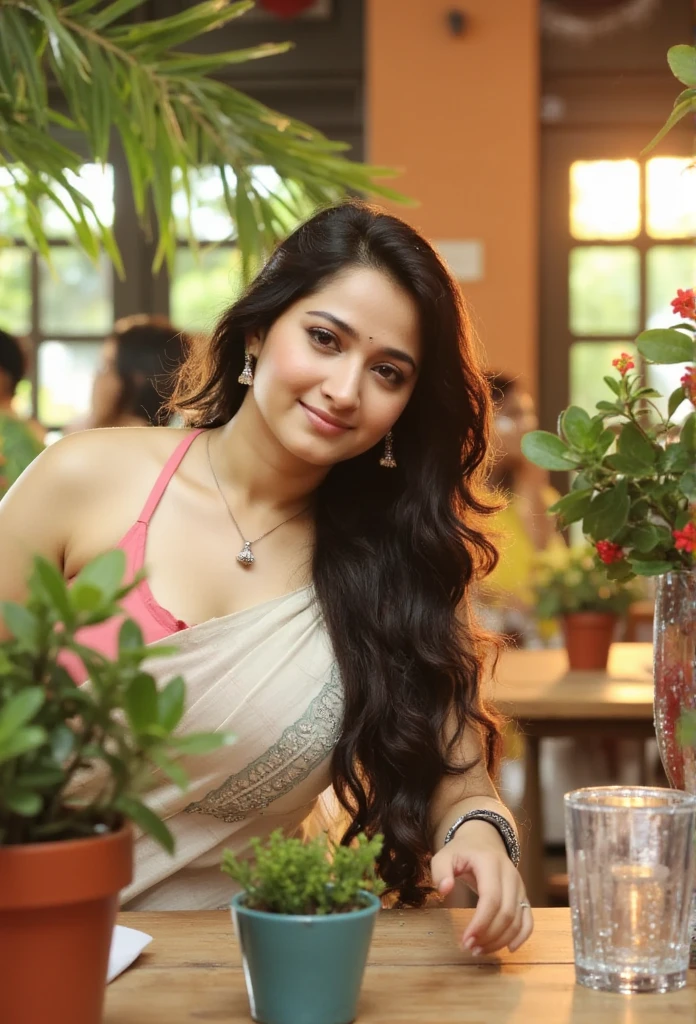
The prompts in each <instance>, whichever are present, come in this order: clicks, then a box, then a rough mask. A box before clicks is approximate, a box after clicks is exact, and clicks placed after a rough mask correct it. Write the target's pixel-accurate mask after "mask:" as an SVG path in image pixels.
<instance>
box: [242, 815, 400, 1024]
mask: <svg viewBox="0 0 696 1024" xmlns="http://www.w3.org/2000/svg"><path fill="white" fill-rule="evenodd" d="M252 847H253V850H254V858H253V860H251V861H248V860H240V859H238V858H237V857H235V856H234V855H233V854H232V853H231V852H230V851H229V850H226V851H225V854H224V858H223V862H222V870H223V871H224V872H225V873H226V874H228V875H229V876H230V877H231V878H233V879H234V880H235V882H237V883H238V884H239V885H240V886H241V888H242V892H240V893H239V894H238V895H237V896H235V897H234V898H233V900H232V917H233V920H234V925H235V931H236V933H237V936H238V938H239V944H240V946H241V950H242V958H243V962H244V974H245V977H246V982H247V991H248V994H249V1003H250V1006H251V1015H252V1017H253V1018H254V1020H256V1021H260V1022H262V1024H300V1022H301V1024H349V1022H350V1021H353V1020H354V1019H355V1015H356V1012H357V1003H358V997H359V995H360V986H361V983H362V976H363V972H364V970H365V963H366V961H367V954H368V950H369V948H370V942H371V940H372V932H373V929H374V924H375V918H376V915H377V912H378V911H379V909H380V900H379V896H380V894H381V893H382V892H383V890H384V885H383V883H382V882H381V880H380V879H379V878H378V877H377V874H376V862H377V858H378V857H379V854H380V852H381V849H382V837H381V836H375V837H374V838H373V839H371V840H368V839H366V838H365V836H359V837H358V839H357V840H356V842H355V843H354V844H353V845H352V846H336V845H334V844H332V843H330V842H329V841H328V840H327V839H326V837H325V836H323V835H321V836H318V837H317V838H316V839H313V840H311V841H310V842H308V843H303V842H302V841H301V840H300V839H293V838H287V839H286V838H284V837H283V834H282V832H281V831H280V830H278V831H276V832H273V833H272V834H271V836H270V837H269V839H268V840H267V841H266V843H265V844H262V843H261V841H260V840H258V839H255V840H252Z"/></svg>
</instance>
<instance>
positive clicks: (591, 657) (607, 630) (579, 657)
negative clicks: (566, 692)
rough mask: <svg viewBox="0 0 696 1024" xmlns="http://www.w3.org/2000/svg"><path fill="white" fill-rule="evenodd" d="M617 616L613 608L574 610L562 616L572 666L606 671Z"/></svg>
mask: <svg viewBox="0 0 696 1024" xmlns="http://www.w3.org/2000/svg"><path fill="white" fill-rule="evenodd" d="M618 618H619V617H618V615H614V614H613V613H612V612H574V613H573V614H572V615H564V616H563V632H564V634H565V645H566V650H567V652H568V664H569V666H570V668H571V670H573V671H578V670H584V671H590V672H592V671H595V672H603V671H604V670H605V669H606V667H607V661H608V659H609V648H610V647H611V642H612V640H613V638H614V630H615V628H616V623H617V621H618Z"/></svg>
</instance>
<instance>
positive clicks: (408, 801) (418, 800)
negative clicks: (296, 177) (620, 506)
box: [174, 202, 499, 906]
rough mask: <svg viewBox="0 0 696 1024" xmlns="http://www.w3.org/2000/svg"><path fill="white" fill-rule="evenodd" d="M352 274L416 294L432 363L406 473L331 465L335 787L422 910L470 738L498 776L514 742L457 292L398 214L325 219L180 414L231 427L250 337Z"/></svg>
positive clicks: (477, 413) (216, 356)
mask: <svg viewBox="0 0 696 1024" xmlns="http://www.w3.org/2000/svg"><path fill="white" fill-rule="evenodd" d="M351 267H372V268H376V269H377V270H379V271H382V272H384V273H386V274H388V275H389V276H390V278H391V279H393V280H394V281H395V282H397V283H398V284H399V285H401V287H402V288H403V289H404V290H405V291H406V292H407V293H408V294H409V295H410V296H411V297H412V298H413V300H414V301H415V303H416V305H417V307H418V310H419V316H420V331H421V338H422V351H423V358H422V365H421V369H420V373H419V378H418V381H417V384H416V387H415V390H414V393H413V395H412V397H411V399H410V401H409V403H408V405H407V407H406V409H405V410H404V412H403V413H402V415H401V417H400V418H399V420H398V422H397V423H396V425H395V426H394V431H393V432H394V450H395V455H396V460H397V463H398V466H397V468H396V469H393V470H385V469H383V468H381V467H380V465H379V457H380V454H381V446H380V445H378V446H376V447H375V448H373V449H371V450H370V451H367V452H365V453H363V454H362V455H359V456H357V457H356V458H353V459H350V460H348V461H345V462H340V463H338V464H337V465H335V466H334V467H332V469H331V470H330V472H329V473H328V475H327V477H326V478H325V480H324V481H323V483H322V484H321V485H320V487H319V489H318V491H317V493H316V495H315V498H316V547H315V551H314V556H313V580H314V586H315V589H316V593H317V597H318V600H319V603H320V607H321V610H322V613H323V616H324V619H325V622H326V625H327V627H328V630H329V634H330V637H331V641H332V643H333V649H334V651H335V656H336V659H337V662H338V666H339V669H340V672H341V678H342V682H343V688H344V692H345V713H344V719H343V727H342V732H341V735H340V739H339V740H338V744H337V746H336V748H335V750H334V753H333V760H332V775H333V782H334V787H335V790H336V793H337V795H338V798H339V800H340V802H341V803H342V805H343V807H344V808H345V809H346V810H347V811H348V812H349V815H350V826H349V827H348V829H347V831H346V833H345V835H344V837H343V839H344V841H345V842H349V841H350V840H351V839H352V838H353V837H355V836H356V835H357V834H358V833H359V832H365V833H366V834H367V835H373V834H374V833H376V832H382V833H383V834H384V848H383V852H382V856H381V863H380V873H381V875H382V878H383V879H384V881H385V882H386V883H387V885H388V887H389V890H390V891H391V892H392V893H393V894H395V896H396V898H397V899H398V900H399V901H400V902H401V903H402V904H408V905H413V906H418V905H420V904H422V902H423V901H424V899H425V897H426V895H427V893H428V891H429V889H428V885H427V879H428V872H427V869H428V865H429V859H430V854H431V844H432V824H433V823H432V822H431V821H430V819H429V811H428V808H429V804H430V802H431V799H432V797H433V793H434V790H435V788H436V786H437V784H438V782H439V781H440V780H441V779H442V778H443V776H446V775H450V776H453V775H463V774H465V773H466V772H467V771H468V770H470V768H471V765H470V764H466V763H464V762H463V759H462V756H461V754H460V753H458V751H459V750H461V746H460V742H461V739H462V736H463V732H464V728H465V726H466V725H467V724H468V725H470V726H473V728H474V729H475V730H477V731H478V732H479V733H480V734H481V737H482V741H483V750H484V755H483V756H484V758H485V761H486V764H487V767H488V768H489V770H492V768H493V767H494V765H495V762H496V759H497V755H498V745H499V732H498V729H497V725H496V722H495V719H494V718H493V716H492V714H491V713H490V712H489V711H488V710H487V709H486V707H485V706H484V704H483V702H482V700H481V698H480V695H479V682H480V676H481V649H480V644H479V638H478V637H477V634H476V631H475V628H474V626H473V625H472V624H471V621H470V619H469V616H468V615H467V613H466V608H467V604H466V595H467V589H468V586H469V584H470V583H471V581H472V579H473V578H474V577H475V576H477V575H484V574H485V573H487V572H489V571H490V570H491V569H492V568H493V566H494V565H495V562H496V558H497V555H496V552H495V548H494V547H493V545H492V544H491V542H490V541H489V540H488V539H487V537H486V535H485V533H484V532H483V530H482V528H481V523H482V520H481V517H482V516H485V515H486V514H488V513H490V512H491V511H493V509H494V506H491V504H490V503H489V502H487V501H486V500H485V498H484V497H482V496H481V495H480V494H479V493H478V485H479V481H480V476H481V473H482V470H483V469H484V467H485V463H486V461H487V453H488V430H489V417H490V389H489V385H488V383H487V381H486V379H485V377H484V376H483V374H482V372H481V370H480V368H479V365H478V360H477V357H476V354H475V352H474V347H473V345H472V341H471V338H470V331H469V326H468V320H467V316H466V313H465V309H464V307H463V303H462V298H461V295H460V292H459V288H458V286H457V285H456V283H455V282H454V281H453V280H452V278H451V277H450V275H449V273H448V272H447V270H446V268H445V266H444V265H443V263H442V262H441V260H440V259H439V258H438V256H437V254H436V253H435V251H434V250H433V249H432V248H431V246H430V245H429V244H428V243H427V242H426V241H425V240H424V239H423V238H422V237H421V236H420V235H419V234H418V233H417V232H416V231H415V230H414V229H413V228H411V227H410V226H409V225H407V224H405V223H404V222H403V221H401V220H399V219H398V218H396V217H392V216H389V215H388V214H386V213H384V212H382V211H380V210H378V209H374V208H372V207H370V206H367V205H365V204H363V203H358V202H347V203H343V204H340V205H338V206H333V207H330V208H328V209H325V210H322V211H321V212H319V213H318V214H316V215H315V216H314V217H312V219H311V220H309V221H307V223H305V224H303V225H302V226H301V227H299V228H298V229H297V230H296V231H295V232H294V233H293V234H292V235H290V237H289V238H288V239H287V240H286V241H285V242H283V243H282V244H281V245H279V247H278V248H277V249H276V251H275V252H274V254H273V255H272V257H271V258H270V260H269V261H268V263H267V264H266V266H265V267H264V268H263V269H262V270H261V272H260V273H259V274H258V276H257V277H256V279H255V280H254V281H253V282H252V284H251V285H250V287H249V288H248V289H247V291H246V292H245V294H244V295H243V296H242V298H240V299H239V301H237V302H235V303H234V305H233V306H232V307H231V308H230V309H229V310H228V311H227V312H226V313H225V314H224V315H223V317H222V319H221V320H220V322H219V323H218V325H217V328H216V330H215V332H214V336H213V338H212V341H211V344H210V345H209V347H207V348H206V350H205V352H203V353H198V354H195V353H194V354H193V356H192V357H191V358H190V359H189V362H188V363H187V365H186V366H185V369H184V372H183V374H182V375H181V377H180V381H179V385H178V389H177V391H176V393H175V396H174V406H175V407H176V408H177V409H178V410H180V411H181V412H182V413H183V414H184V416H185V417H186V418H187V419H188V421H189V422H191V423H192V424H193V425H196V426H208V427H211V426H219V425H222V424H224V423H226V422H227V421H228V420H229V419H230V418H231V417H232V416H234V414H235V413H236V412H237V410H238V409H239V407H240V405H241V403H242V400H243V398H244V395H245V388H244V386H243V385H240V384H238V383H237V377H238V376H239V374H240V372H241V369H242V366H243V363H244V344H245V337H246V336H247V335H248V334H249V333H250V332H254V331H255V330H259V329H260V330H261V331H262V332H263V331H265V330H267V329H268V328H270V327H271V325H272V324H273V323H274V321H275V320H277V318H278V317H279V316H281V314H283V313H284V312H285V310H286V309H287V308H288V307H289V306H291V305H292V304H293V303H295V302H297V301H298V300H299V299H301V298H303V297H305V296H307V295H309V294H311V293H312V292H314V291H316V290H317V289H319V288H320V287H321V286H322V285H323V284H324V283H326V282H327V280H329V279H330V278H332V277H333V276H334V275H336V274H338V273H339V272H341V271H344V270H346V269H348V268H351ZM453 726H454V728H453Z"/></svg>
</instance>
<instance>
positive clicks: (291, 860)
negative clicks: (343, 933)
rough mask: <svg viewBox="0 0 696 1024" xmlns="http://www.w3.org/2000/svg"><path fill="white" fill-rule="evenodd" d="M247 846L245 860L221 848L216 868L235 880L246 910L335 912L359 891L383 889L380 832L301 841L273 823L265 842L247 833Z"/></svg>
mask: <svg viewBox="0 0 696 1024" xmlns="http://www.w3.org/2000/svg"><path fill="white" fill-rule="evenodd" d="M251 846H252V849H253V851H254V859H253V860H251V861H248V860H244V859H240V858H238V857H235V856H234V854H233V853H232V852H231V851H230V850H225V852H224V854H223V859H222V870H223V872H224V873H225V874H227V875H229V876H230V877H231V878H233V879H234V880H235V882H238V883H239V884H240V885H241V887H242V888H243V889H244V891H245V893H246V898H245V905H246V906H247V907H249V908H250V909H252V910H264V911H267V912H270V913H273V914H341V913H345V912H346V911H351V910H361V909H362V907H363V906H364V904H363V902H362V901H361V895H360V894H361V892H365V891H366V892H371V893H374V894H375V895H376V896H379V895H380V894H381V893H382V892H383V891H384V883H383V882H382V881H381V879H379V878H378V877H377V873H376V872H377V867H376V861H377V858H378V857H379V855H380V853H381V850H382V836H375V837H374V838H373V839H370V840H368V839H367V838H366V837H365V836H364V835H360V836H358V838H357V840H356V842H355V843H354V845H352V846H339V845H335V844H332V843H329V841H328V840H327V838H326V836H324V835H319V836H317V837H316V838H315V839H312V840H310V841H309V842H307V843H303V842H302V840H301V839H292V838H285V837H284V836H283V833H282V831H281V830H280V829H277V830H276V831H275V832H272V833H271V835H270V836H269V838H268V839H267V840H266V842H265V843H262V842H261V840H260V839H252V840H251Z"/></svg>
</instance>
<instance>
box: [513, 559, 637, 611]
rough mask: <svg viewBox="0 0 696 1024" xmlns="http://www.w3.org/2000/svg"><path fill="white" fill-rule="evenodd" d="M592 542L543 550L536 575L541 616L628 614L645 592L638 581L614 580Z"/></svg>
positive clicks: (535, 584)
mask: <svg viewBox="0 0 696 1024" xmlns="http://www.w3.org/2000/svg"><path fill="white" fill-rule="evenodd" d="M593 555H594V551H593V548H592V547H591V546H590V545H586V544H582V545H578V546H576V547H570V548H563V550H561V551H553V552H542V553H540V554H539V555H538V556H537V560H536V562H535V565H534V570H533V576H532V588H533V590H534V595H535V612H536V615H537V617H538V618H539V619H542V620H546V619H557V618H559V617H560V616H562V615H572V614H573V613H575V612H608V613H610V614H614V615H625V613H626V612H627V611H628V608H629V605H631V604H632V602H633V601H636V600H638V598H639V597H640V596H641V595H640V592H639V591H638V590H637V589H636V587H635V585H631V584H628V583H622V582H619V581H618V580H612V579H610V578H609V575H608V571H609V570H608V568H607V566H605V565H602V564H601V563H598V561H597V559H596V558H594V557H593Z"/></svg>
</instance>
